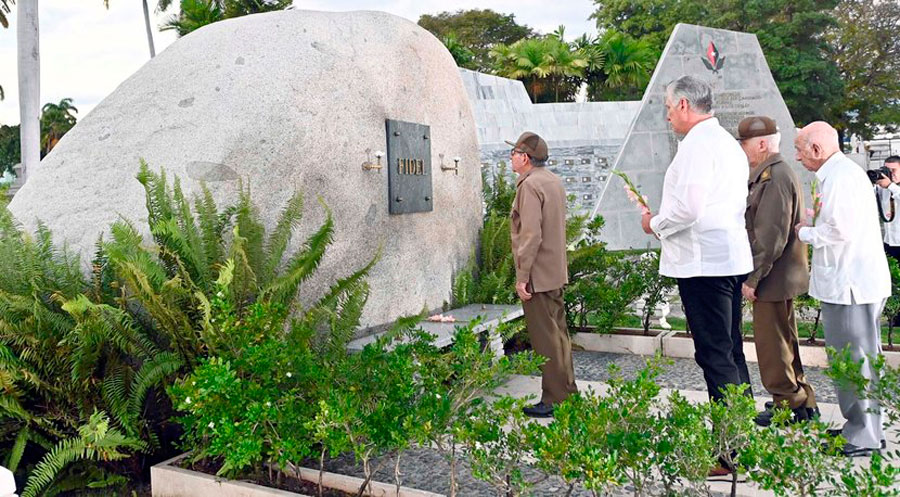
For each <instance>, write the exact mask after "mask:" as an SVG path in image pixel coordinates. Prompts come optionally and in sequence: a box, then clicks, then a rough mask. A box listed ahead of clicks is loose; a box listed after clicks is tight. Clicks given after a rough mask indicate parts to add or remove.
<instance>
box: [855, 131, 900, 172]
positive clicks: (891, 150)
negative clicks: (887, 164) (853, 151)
mask: <svg viewBox="0 0 900 497" xmlns="http://www.w3.org/2000/svg"><path fill="white" fill-rule="evenodd" d="M862 145H863V146H862V150H860V152H864V153H865V159H866V169H876V168H879V167H881V166H882V165H883V164H884V160H885V159H887V158H888V157H890V156H892V155H900V134H897V135H882V136H881V137H879V138H875V139H872V140H866V141H864V142H862Z"/></svg>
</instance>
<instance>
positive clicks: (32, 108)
mask: <svg viewBox="0 0 900 497" xmlns="http://www.w3.org/2000/svg"><path fill="white" fill-rule="evenodd" d="M16 41H17V44H16V48H17V50H18V68H19V116H20V120H21V125H20V128H19V132H20V133H21V150H22V155H21V159H22V176H23V178H22V179H24V180H26V181H27V179H28V174H29V172H30V171H31V170H33V168H35V167H37V165H38V164H39V163H40V162H41V122H40V110H41V107H40V106H41V55H40V29H39V22H38V0H24V1H23V2H21V3H20V4H19V11H18V13H17V25H16Z"/></svg>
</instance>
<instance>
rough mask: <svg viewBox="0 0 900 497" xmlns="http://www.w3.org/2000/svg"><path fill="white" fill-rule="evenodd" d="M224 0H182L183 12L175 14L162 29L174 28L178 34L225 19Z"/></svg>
mask: <svg viewBox="0 0 900 497" xmlns="http://www.w3.org/2000/svg"><path fill="white" fill-rule="evenodd" d="M223 4H224V1H223V0H181V12H180V13H179V14H177V15H173V16H172V17H170V18H169V20H168V21H166V22H165V23H164V24H163V25H162V26H160V29H161V30H162V31H167V30H170V29H174V30H175V32H176V33H178V36H184V35H186V34H188V33H190V32H191V31H195V30H197V29H200V28H202V27H203V26H206V25H207V24H212V23H214V22H216V21H221V20H222V19H225V12H224V8H223V7H224V5H223Z"/></svg>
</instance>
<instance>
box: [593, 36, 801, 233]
mask: <svg viewBox="0 0 900 497" xmlns="http://www.w3.org/2000/svg"><path fill="white" fill-rule="evenodd" d="M713 49H715V51H717V52H718V56H716V55H713V53H712V52H713ZM684 75H692V76H695V77H699V78H702V79H704V80H706V81H707V82H709V83H710V84H711V85H712V87H713V92H714V94H713V100H714V102H713V110H714V113H715V115H716V117H718V119H719V122H720V123H721V124H722V126H723V127H725V128H726V129H727V130H728V131H729V132H731V133H732V134H734V135H736V134H737V125H738V123H739V122H740V121H741V119H743V118H744V117H747V116H750V115H757V114H762V115H767V116H769V117H771V118H773V119H775V121H776V122H777V123H778V126H779V128H780V130H781V135H782V138H781V150H782V152H783V156H784V157H785V159H786V160H787V162H788V163H789V164H791V165H792V167H794V169H795V170H796V171H797V173H798V175H799V176H800V179H801V182H803V184H804V185H807V190H808V185H809V182H810V181H811V179H812V175H811V174H810V173H808V172H807V171H806V170H805V169H803V168H802V166H800V164H799V163H797V162H796V161H795V159H794V150H793V141H794V138H795V137H796V130H795V128H794V121H793V119H792V118H791V114H790V112H789V111H788V108H787V106H786V105H785V103H784V100H783V99H782V98H781V93H780V92H779V91H778V87H777V86H776V85H775V80H774V79H773V78H772V73H771V72H770V71H769V66H768V64H767V63H766V58H765V55H764V54H763V52H762V49H761V48H760V45H759V41H758V40H757V39H756V35H753V34H750V33H741V32H736V31H726V30H721V29H712V28H706V27H702V26H693V25H689V24H678V25H677V26H676V27H675V30H674V31H673V32H672V36H671V37H670V38H669V42H668V44H667V45H666V48H665V50H664V51H663V54H662V57H661V58H660V61H659V63H658V64H657V66H656V70H655V71H654V72H653V76H652V78H651V80H650V83H649V85H648V86H647V89H646V91H645V93H644V97H643V99H642V100H641V103H640V108H639V110H638V111H637V114H636V117H635V118H634V120H633V121H632V122H631V125H630V127H629V130H628V133H627V135H626V138H625V140H624V144H623V145H622V147H621V148H620V150H619V152H618V155H617V156H616V158H615V161H614V162H613V168H614V169H618V170H620V171H624V172H625V173H627V174H628V176H629V177H630V178H631V180H632V181H634V183H636V185H637V186H638V189H639V190H640V191H641V193H642V194H645V195H647V197H649V202H650V208H651V209H652V210H653V211H654V212H655V211H656V210H657V209H658V207H659V203H660V200H661V197H662V186H663V179H664V177H665V172H666V169H667V168H668V166H669V163H670V162H671V161H672V158H673V157H674V156H675V152H676V150H677V143H678V142H677V139H676V136H675V134H674V133H673V132H672V130H671V128H670V126H669V124H668V122H666V113H665V105H664V99H665V95H664V92H665V85H666V84H668V83H669V82H671V81H673V80H675V79H677V78H679V77H681V76H684ZM623 184H624V183H623V182H622V180H621V179H618V178H616V179H613V180H612V181H609V182H606V183H603V184H602V189H601V190H600V191H599V192H598V195H599V196H600V198H601V200H600V201H599V202H598V203H597V204H596V206H595V208H594V213H595V214H601V215H603V216H604V217H605V218H606V225H607V228H606V229H605V230H604V240H605V241H607V242H608V243H609V247H610V248H611V249H624V248H644V247H646V246H647V244H648V243H650V244H652V245H653V246H658V242H657V241H656V240H654V239H653V238H652V237H648V236H647V235H646V234H645V233H644V232H643V230H642V229H641V225H640V215H639V211H638V210H637V208H636V207H635V206H634V205H633V204H631V203H630V202H629V201H628V199H627V197H626V195H625V192H624V191H623V189H622V186H623ZM610 186H611V187H612V188H608V187H610ZM807 196H808V194H807ZM808 201H809V199H807V203H808Z"/></svg>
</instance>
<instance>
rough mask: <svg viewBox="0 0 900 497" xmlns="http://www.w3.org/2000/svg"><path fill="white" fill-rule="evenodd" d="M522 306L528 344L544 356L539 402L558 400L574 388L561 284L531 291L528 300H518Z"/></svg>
mask: <svg viewBox="0 0 900 497" xmlns="http://www.w3.org/2000/svg"><path fill="white" fill-rule="evenodd" d="M522 310H523V311H525V326H526V327H527V328H528V338H529V340H531V347H532V348H533V349H534V352H535V354H537V355H539V356H543V357H546V358H547V361H546V362H545V363H544V364H543V365H542V366H541V372H542V373H543V374H542V375H541V402H544V403H545V404H558V403H560V402H562V401H564V400H566V398H568V397H569V395H571V394H573V393H576V392H577V391H578V388H577V387H576V386H575V369H574V367H573V365H572V343H571V341H570V340H569V331H568V329H567V328H566V307H565V303H564V302H563V291H562V288H560V289H557V290H550V291H549V292H533V293H532V294H531V300H527V301H524V300H523V301H522Z"/></svg>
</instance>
